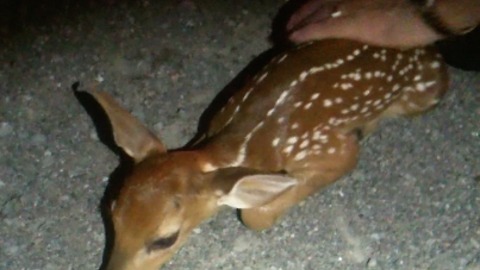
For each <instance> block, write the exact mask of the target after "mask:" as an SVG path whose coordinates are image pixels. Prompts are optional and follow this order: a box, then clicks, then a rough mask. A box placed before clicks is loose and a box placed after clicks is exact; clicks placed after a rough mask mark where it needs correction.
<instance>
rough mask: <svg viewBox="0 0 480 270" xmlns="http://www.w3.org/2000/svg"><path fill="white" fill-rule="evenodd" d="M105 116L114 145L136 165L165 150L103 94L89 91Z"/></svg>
mask: <svg viewBox="0 0 480 270" xmlns="http://www.w3.org/2000/svg"><path fill="white" fill-rule="evenodd" d="M89 93H90V94H91V95H92V96H93V97H94V98H95V100H96V101H97V102H98V103H99V104H100V106H101V107H102V108H103V110H104V111H105V113H106V114H107V116H108V118H109V120H110V123H111V125H112V130H113V137H114V139H115V143H116V144H117V145H118V146H119V147H120V148H122V149H123V150H124V151H125V153H126V154H127V155H129V156H130V157H132V158H133V159H134V161H135V162H136V163H138V162H140V161H142V160H144V159H145V158H146V157H148V156H150V155H153V154H159V153H160V154H161V153H165V152H166V151H167V150H166V148H165V146H164V145H163V143H162V142H161V141H160V139H158V138H157V136H155V134H154V133H153V132H151V131H150V130H149V129H148V128H146V127H145V126H144V125H143V124H142V123H141V122H140V121H139V120H138V119H137V118H135V117H134V116H133V115H132V114H131V113H130V112H128V111H127V110H126V109H124V108H123V107H122V106H120V105H119V104H118V103H117V102H116V101H115V100H114V99H113V97H112V96H110V95H109V94H107V93H105V92H100V91H90V92H89Z"/></svg>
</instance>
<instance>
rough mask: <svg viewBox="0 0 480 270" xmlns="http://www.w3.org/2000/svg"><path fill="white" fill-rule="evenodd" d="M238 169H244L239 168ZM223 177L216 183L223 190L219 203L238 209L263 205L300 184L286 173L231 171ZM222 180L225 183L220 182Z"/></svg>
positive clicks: (218, 188) (217, 187)
mask: <svg viewBox="0 0 480 270" xmlns="http://www.w3.org/2000/svg"><path fill="white" fill-rule="evenodd" d="M232 169H235V168H232ZM238 170H240V171H241V170H242V169H241V168H238ZM242 174H243V175H242ZM222 178H223V179H218V180H217V181H215V182H216V183H214V185H215V184H218V185H216V189H217V190H220V191H221V192H222V195H221V196H220V197H219V198H218V201H217V204H218V205H228V206H230V207H234V208H238V209H246V208H254V207H259V206H263V205H265V204H267V203H269V202H271V201H273V200H274V199H276V198H277V197H278V196H280V195H282V194H283V193H284V192H286V191H288V190H289V189H290V188H292V187H294V186H296V185H298V181H297V179H295V178H292V177H289V176H287V175H284V174H263V173H258V172H252V171H250V172H240V173H233V174H232V173H229V174H226V175H225V176H224V177H222ZM220 182H222V183H223V184H219V183H220Z"/></svg>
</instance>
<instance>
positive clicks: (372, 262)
mask: <svg viewBox="0 0 480 270" xmlns="http://www.w3.org/2000/svg"><path fill="white" fill-rule="evenodd" d="M376 266H377V260H375V259H374V258H369V259H368V260H367V267H368V268H374V267H376Z"/></svg>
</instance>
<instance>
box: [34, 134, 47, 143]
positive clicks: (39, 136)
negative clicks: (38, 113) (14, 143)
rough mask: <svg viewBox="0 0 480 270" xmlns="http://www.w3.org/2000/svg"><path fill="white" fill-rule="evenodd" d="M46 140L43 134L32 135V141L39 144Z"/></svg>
mask: <svg viewBox="0 0 480 270" xmlns="http://www.w3.org/2000/svg"><path fill="white" fill-rule="evenodd" d="M46 141H47V137H46V136H45V135H43V134H35V135H33V137H32V143H33V144H36V145H39V144H44V143H45V142H46Z"/></svg>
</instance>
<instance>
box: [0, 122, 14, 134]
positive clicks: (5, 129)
mask: <svg viewBox="0 0 480 270" xmlns="http://www.w3.org/2000/svg"><path fill="white" fill-rule="evenodd" d="M12 132H13V127H12V125H11V124H10V123H8V122H2V123H1V124H0V138H1V137H6V136H8V135H10V134H11V133H12Z"/></svg>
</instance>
